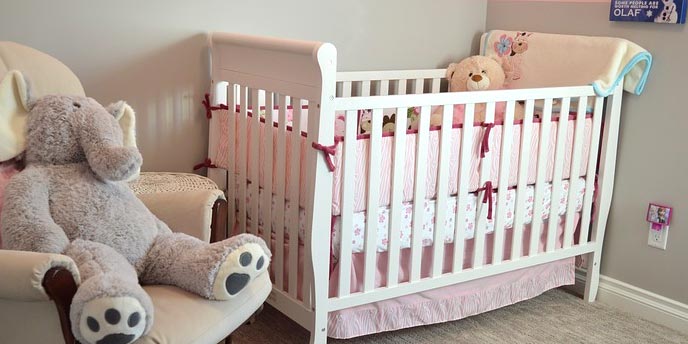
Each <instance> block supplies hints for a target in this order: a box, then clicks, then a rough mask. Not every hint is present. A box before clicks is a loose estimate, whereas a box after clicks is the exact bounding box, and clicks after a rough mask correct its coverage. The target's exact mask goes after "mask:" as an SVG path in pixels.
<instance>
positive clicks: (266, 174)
mask: <svg viewBox="0 0 688 344" xmlns="http://www.w3.org/2000/svg"><path fill="white" fill-rule="evenodd" d="M273 109H274V94H273V93H272V92H267V95H266V98H265V135H264V138H263V140H264V144H263V156H264V157H265V160H264V164H263V166H262V167H263V178H264V179H263V184H264V185H263V204H262V210H263V216H262V218H263V239H264V240H265V242H266V243H269V242H270V239H271V237H272V194H273V192H272V147H273V144H272V141H273V139H274V135H273V127H272V123H273V122H274V116H273V114H272V111H273Z"/></svg>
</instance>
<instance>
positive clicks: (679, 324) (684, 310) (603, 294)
mask: <svg viewBox="0 0 688 344" xmlns="http://www.w3.org/2000/svg"><path fill="white" fill-rule="evenodd" d="M573 289H574V291H576V292H579V293H580V294H583V291H584V289H585V270H582V269H576V285H575V287H573ZM597 301H599V302H601V303H604V304H607V305H610V306H612V307H614V308H618V309H620V310H622V311H625V312H628V313H631V314H633V315H636V316H638V317H641V318H644V319H647V320H650V321H652V322H655V323H658V324H662V325H664V326H667V327H669V328H672V329H675V330H677V331H680V332H683V333H686V334H688V305H686V304H684V303H681V302H678V301H675V300H672V299H669V298H666V297H664V296H661V295H657V294H655V293H653V292H650V291H647V290H645V289H641V288H638V287H636V286H632V285H630V284H628V283H624V282H621V281H619V280H617V279H614V278H611V277H607V276H604V275H601V276H600V286H599V289H598V292H597Z"/></svg>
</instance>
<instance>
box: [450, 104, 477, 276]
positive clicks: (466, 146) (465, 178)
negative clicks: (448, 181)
mask: <svg viewBox="0 0 688 344" xmlns="http://www.w3.org/2000/svg"><path fill="white" fill-rule="evenodd" d="M465 108H466V110H465V114H464V120H463V122H464V123H468V124H464V126H463V129H462V130H461V157H460V159H461V160H460V162H459V175H458V179H459V180H458V185H457V187H458V188H457V193H456V218H455V221H454V259H453V264H452V271H453V272H454V273H456V272H459V271H461V270H463V260H464V252H463V251H464V247H465V245H466V241H465V240H466V206H467V205H468V191H469V190H468V189H469V187H470V185H469V181H470V178H471V161H472V160H473V159H472V158H473V132H474V131H475V130H474V128H473V125H471V123H473V118H474V115H475V104H466V107H465Z"/></svg>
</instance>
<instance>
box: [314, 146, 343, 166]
mask: <svg viewBox="0 0 688 344" xmlns="http://www.w3.org/2000/svg"><path fill="white" fill-rule="evenodd" d="M312 146H313V148H315V149H317V150H319V151H322V152H323V153H325V162H327V167H328V168H329V169H330V172H334V162H332V157H333V156H334V155H335V154H336V153H337V145H336V144H334V145H332V146H323V145H321V144H319V143H317V142H313V144H312Z"/></svg>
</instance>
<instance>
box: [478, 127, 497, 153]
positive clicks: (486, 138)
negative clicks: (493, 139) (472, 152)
mask: <svg viewBox="0 0 688 344" xmlns="http://www.w3.org/2000/svg"><path fill="white" fill-rule="evenodd" d="M483 127H485V133H484V134H483V142H482V143H481V144H480V158H484V157H485V153H487V152H489V151H490V131H492V127H494V123H483Z"/></svg>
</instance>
